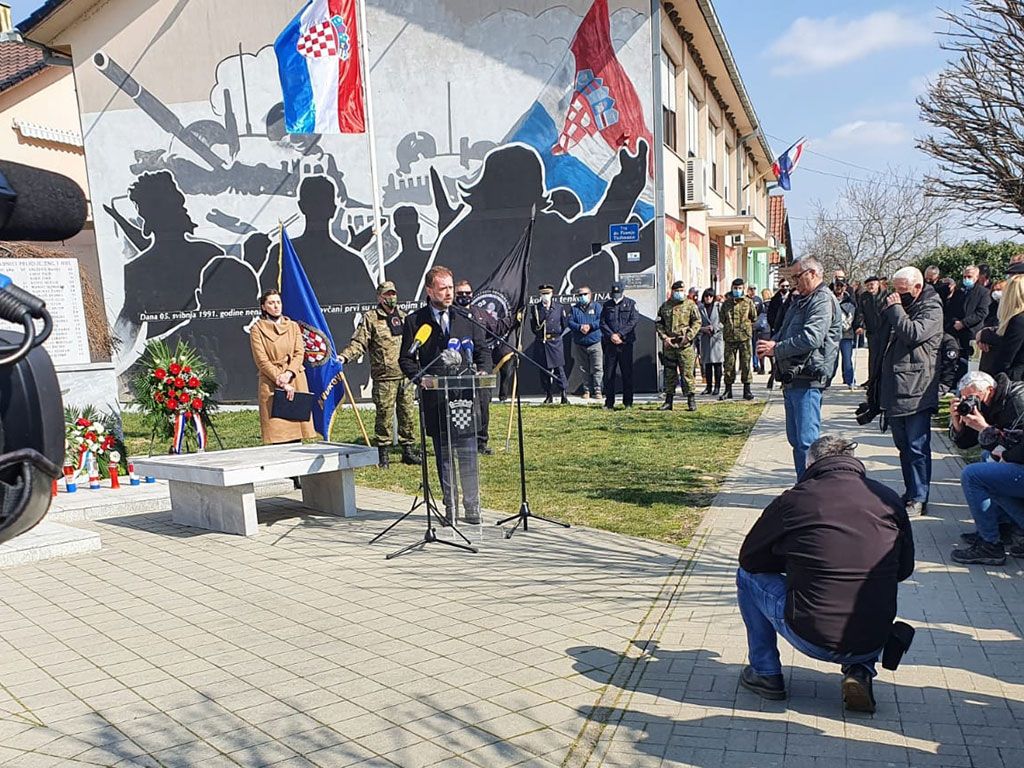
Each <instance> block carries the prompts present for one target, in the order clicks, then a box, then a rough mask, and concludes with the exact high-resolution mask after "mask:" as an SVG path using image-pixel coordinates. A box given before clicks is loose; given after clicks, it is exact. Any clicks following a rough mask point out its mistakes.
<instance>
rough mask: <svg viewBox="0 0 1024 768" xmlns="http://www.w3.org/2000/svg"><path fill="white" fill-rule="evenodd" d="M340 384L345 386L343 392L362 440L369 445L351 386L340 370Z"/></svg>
mask: <svg viewBox="0 0 1024 768" xmlns="http://www.w3.org/2000/svg"><path fill="white" fill-rule="evenodd" d="M341 385H342V386H343V387H345V394H346V395H348V402H349V404H350V405H351V406H352V410H353V411H354V412H355V414H356V421H358V422H359V431H360V432H362V433H363V440H364V441H365V442H366V447H367V448H369V447H370V437H369V435H367V434H366V427H364V426H363V417H362V416H360V415H359V406H357V405H356V399H355V398H354V397H353V396H352V388H351V387H349V385H348V379H346V378H345V372H344V371H342V372H341ZM324 439H325V440H330V439H331V438H330V437H325V438H324Z"/></svg>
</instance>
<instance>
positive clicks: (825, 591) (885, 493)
mask: <svg viewBox="0 0 1024 768" xmlns="http://www.w3.org/2000/svg"><path fill="white" fill-rule="evenodd" d="M855 448H856V443H852V442H850V441H848V440H844V439H842V438H839V437H835V436H825V437H820V438H818V439H817V440H815V441H814V443H813V444H812V445H811V447H810V449H809V450H808V452H807V472H806V474H805V475H804V477H803V479H802V480H801V481H800V482H799V483H797V484H796V485H795V486H794V487H793V488H792V489H790V490H788V491H786V492H785V493H783V494H782V495H781V496H779V497H778V498H776V499H775V500H774V501H773V502H772V503H771V504H770V505H769V506H768V508H767V509H765V511H764V512H763V513H762V514H761V517H760V518H759V519H758V521H757V522H756V523H754V526H753V528H751V529H750V532H749V533H748V534H747V538H746V540H744V542H743V547H742V549H741V550H740V567H739V570H738V571H737V574H736V586H737V590H738V602H739V608H740V614H741V615H742V616H743V623H744V624H745V625H746V628H747V649H748V651H747V655H748V658H749V660H750V663H749V665H748V666H746V667H745V668H744V669H743V672H742V674H741V675H740V683H741V684H742V685H743V686H744V687H745V688H748V689H750V690H751V691H754V692H755V693H757V694H759V695H761V696H763V697H764V698H767V699H784V698H786V688H785V680H784V678H783V676H782V662H781V659H780V657H779V650H778V646H777V636H778V635H782V637H784V638H785V639H786V640H787V641H788V642H789V643H790V645H792V646H793V647H794V648H796V649H797V650H798V651H800V652H801V653H804V654H806V655H807V656H810V657H811V658H814V659H819V660H821V661H829V662H834V663H836V664H841V665H842V669H843V681H842V692H843V700H844V701H845V702H846V708H847V709H850V710H855V711H861V712H874V711H875V699H874V695H873V693H872V690H871V680H872V678H873V677H874V675H875V662H876V661H877V660H878V657H879V655H880V653H881V651H882V648H883V646H885V644H886V640H887V639H888V637H889V633H890V630H891V628H892V623H893V620H894V619H895V618H896V592H897V584H898V582H901V581H903V580H904V579H906V578H907V577H908V576H910V574H911V573H913V571H914V537H913V533H912V532H911V529H910V520H909V519H908V518H907V514H906V511H905V510H904V507H903V503H902V502H901V501H900V498H899V496H898V495H897V494H896V493H894V492H893V491H891V490H889V489H888V488H887V487H885V486H884V485H882V484H881V483H879V482H876V481H874V480H869V479H868V478H867V477H866V476H865V470H864V465H863V464H862V463H861V462H860V461H858V460H857V459H856V458H854V456H853V453H854V449H855Z"/></svg>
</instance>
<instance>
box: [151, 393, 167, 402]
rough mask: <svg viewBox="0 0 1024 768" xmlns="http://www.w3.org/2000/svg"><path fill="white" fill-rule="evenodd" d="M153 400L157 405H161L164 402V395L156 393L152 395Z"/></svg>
mask: <svg viewBox="0 0 1024 768" xmlns="http://www.w3.org/2000/svg"><path fill="white" fill-rule="evenodd" d="M153 399H154V400H156V401H157V402H158V403H162V402H163V401H164V393H163V392H157V393H156V394H155V395H153Z"/></svg>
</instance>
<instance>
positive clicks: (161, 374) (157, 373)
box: [153, 368, 167, 381]
mask: <svg viewBox="0 0 1024 768" xmlns="http://www.w3.org/2000/svg"><path fill="white" fill-rule="evenodd" d="M153 375H154V376H156V377H157V378H158V379H159V380H160V381H163V380H164V377H165V376H166V375H167V371H165V370H164V369H163V368H157V369H156V370H155V371H153Z"/></svg>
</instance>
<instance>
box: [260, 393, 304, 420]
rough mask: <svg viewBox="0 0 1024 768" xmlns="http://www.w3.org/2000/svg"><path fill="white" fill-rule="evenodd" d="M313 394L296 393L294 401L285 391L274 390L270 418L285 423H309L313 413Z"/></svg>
mask: <svg viewBox="0 0 1024 768" xmlns="http://www.w3.org/2000/svg"><path fill="white" fill-rule="evenodd" d="M313 399H314V397H313V394H312V393H311V392H296V393H295V397H294V398H293V399H292V400H289V399H288V393H287V392H285V391H284V390H283V389H275V390H274V400H273V402H272V403H271V404H270V417H271V418H274V419H284V420H285V421H309V417H310V415H311V414H312V413H313Z"/></svg>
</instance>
